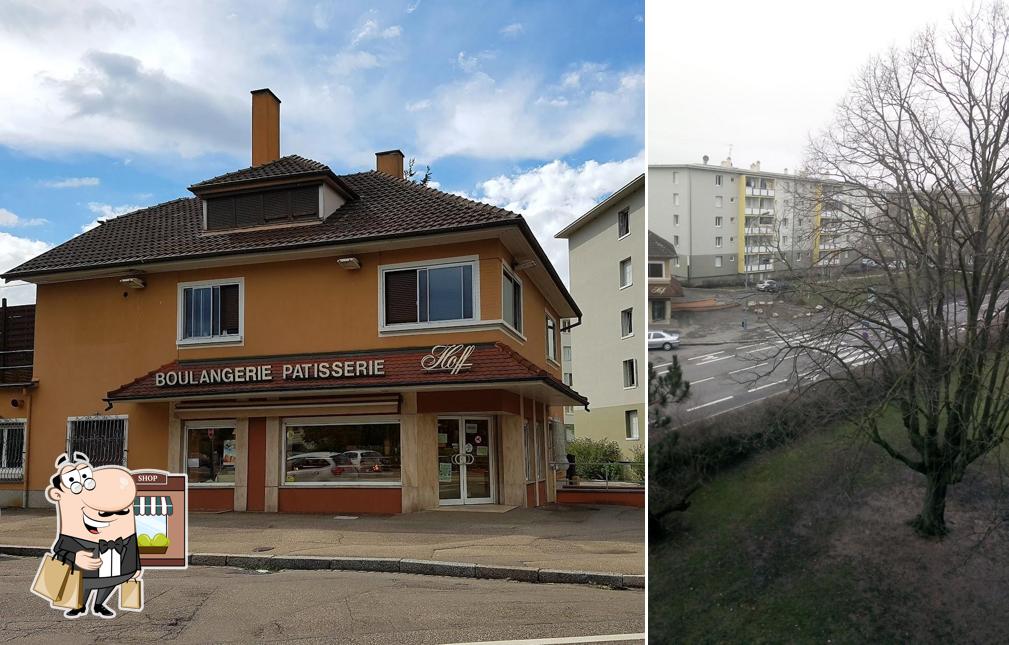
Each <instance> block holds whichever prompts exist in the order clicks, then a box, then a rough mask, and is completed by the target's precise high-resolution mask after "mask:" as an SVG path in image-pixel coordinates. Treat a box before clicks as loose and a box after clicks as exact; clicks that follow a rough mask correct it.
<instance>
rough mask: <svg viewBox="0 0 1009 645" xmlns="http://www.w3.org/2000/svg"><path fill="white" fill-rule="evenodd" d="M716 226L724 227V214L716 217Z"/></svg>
mask: <svg viewBox="0 0 1009 645" xmlns="http://www.w3.org/2000/svg"><path fill="white" fill-rule="evenodd" d="M715 228H722V216H721V215H718V216H717V217H715Z"/></svg>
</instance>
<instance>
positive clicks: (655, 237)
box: [648, 231, 678, 258]
mask: <svg viewBox="0 0 1009 645" xmlns="http://www.w3.org/2000/svg"><path fill="white" fill-rule="evenodd" d="M648 257H650V258H675V257H678V256H677V255H676V247H674V246H673V243H672V242H670V241H669V240H667V239H666V238H664V237H662V236H661V235H659V234H657V233H653V232H652V231H648Z"/></svg>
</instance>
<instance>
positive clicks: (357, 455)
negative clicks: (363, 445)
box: [340, 450, 386, 473]
mask: <svg viewBox="0 0 1009 645" xmlns="http://www.w3.org/2000/svg"><path fill="white" fill-rule="evenodd" d="M340 456H341V457H345V458H346V459H347V460H348V461H349V462H350V463H351V464H353V465H354V466H355V467H356V468H357V470H358V472H374V473H377V472H381V471H382V466H383V465H384V464H385V463H386V459H385V457H383V456H382V453H380V452H377V451H375V450H348V451H347V452H343V453H340Z"/></svg>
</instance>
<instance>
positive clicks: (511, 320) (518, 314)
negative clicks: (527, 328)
mask: <svg viewBox="0 0 1009 645" xmlns="http://www.w3.org/2000/svg"><path fill="white" fill-rule="evenodd" d="M501 299H502V302H501V317H502V318H504V321H505V322H506V323H508V324H509V325H511V326H512V328H513V329H514V330H515V331H517V332H519V333H520V334H521V333H522V283H521V282H519V280H518V278H516V277H515V276H514V275H512V273H511V272H510V271H508V270H507V269H505V270H504V271H503V273H502V274H501Z"/></svg>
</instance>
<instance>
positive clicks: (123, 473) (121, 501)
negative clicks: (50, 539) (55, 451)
mask: <svg viewBox="0 0 1009 645" xmlns="http://www.w3.org/2000/svg"><path fill="white" fill-rule="evenodd" d="M136 496H137V486H136V484H135V483H134V482H133V477H132V475H131V474H130V471H128V470H127V469H125V468H123V467H121V466H98V467H97V468H96V467H93V466H92V465H91V463H90V461H89V460H88V458H87V456H86V455H83V454H81V453H79V452H75V453H74V454H73V456H72V457H68V456H67V455H66V454H62V455H60V456H59V458H57V460H56V473H55V475H53V478H52V483H51V484H50V485H49V487H48V488H46V498H47V499H48V500H49V501H50V502H52V503H53V504H54V505H55V506H56V514H57V518H58V520H57V521H58V523H59V529H58V532H59V533H60V534H62V535H70V536H73V537H77V538H81V539H84V540H90V541H92V542H97V541H98V540H99V539H102V540H115V539H116V538H120V537H122V538H125V537H128V536H130V535H133V534H134V533H136V518H135V517H134V515H133V500H134V499H135V498H136Z"/></svg>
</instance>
